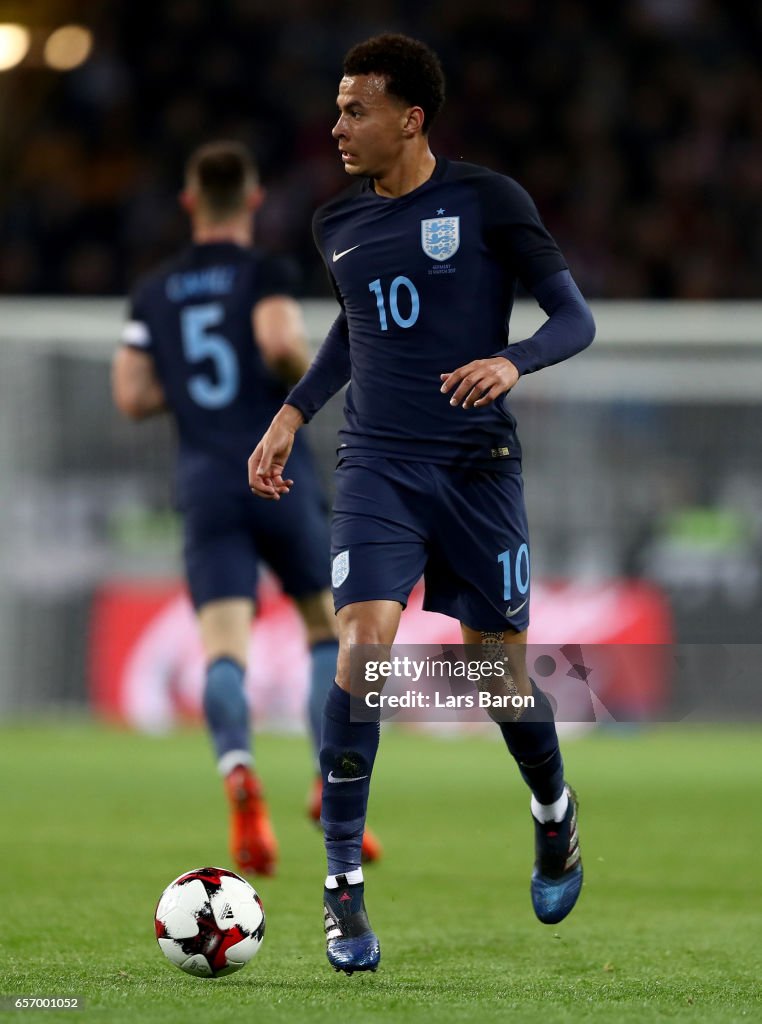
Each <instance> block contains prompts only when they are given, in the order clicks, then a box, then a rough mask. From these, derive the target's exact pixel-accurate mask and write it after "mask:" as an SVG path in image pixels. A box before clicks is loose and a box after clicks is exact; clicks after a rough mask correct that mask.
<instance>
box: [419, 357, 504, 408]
mask: <svg viewBox="0 0 762 1024" xmlns="http://www.w3.org/2000/svg"><path fill="white" fill-rule="evenodd" d="M439 376H440V380H441V381H442V388H441V390H442V394H443V395H447V394H449V393H450V392H451V391H452V397H451V398H450V405H460V404H461V403H462V404H463V408H464V409H470V408H471V407H472V406H479V407H480V408H481V406H483V405H489V404H490V402H494V401H495V399H496V398H499V397H500V396H501V395H504V394H505V393H506V391H510V390H511V388H512V387H513V385H514V384H515V383H516V381H517V380H518V379H519V377H520V374H519V371H518V370H517V369H516V367H515V366H514V365H513V363H512V362H511V361H510V360H509V359H505V358H504V357H503V356H491V357H490V358H489V359H474V360H472V362H470V363H466V364H465V366H459V367H458V369H457V370H453V371H452V373H442V374H440V375H439ZM453 389H455V390H453Z"/></svg>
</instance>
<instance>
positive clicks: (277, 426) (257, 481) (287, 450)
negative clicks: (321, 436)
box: [249, 405, 304, 501]
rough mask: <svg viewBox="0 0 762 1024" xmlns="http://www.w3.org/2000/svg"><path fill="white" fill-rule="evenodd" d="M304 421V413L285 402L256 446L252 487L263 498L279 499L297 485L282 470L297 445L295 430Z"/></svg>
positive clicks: (252, 467)
mask: <svg viewBox="0 0 762 1024" xmlns="http://www.w3.org/2000/svg"><path fill="white" fill-rule="evenodd" d="M302 423H304V420H303V418H302V414H301V413H300V412H299V411H298V410H297V409H294V408H293V407H292V406H288V405H284V406H283V408H282V409H281V410H280V412H278V414H277V415H276V416H275V418H274V419H273V421H272V423H271V424H270V426H269V427H268V428H267V431H266V433H265V435H264V437H263V438H262V440H261V441H260V442H259V444H258V445H257V447H256V448H255V449H254V451H253V452H252V453H251V456H250V457H249V487H250V488H251V490H252V491H253V492H254V494H256V495H257V496H258V497H260V498H268V499H270V500H271V501H280V498H281V495H282V494H288V492H289V491H290V490H291V488H292V487H293V485H294V481H293V480H286V479H284V477H283V472H284V470H285V468H286V462H287V461H288V457H289V455H290V454H291V449H292V448H293V446H294V437H295V435H296V431H297V430H298V429H299V427H300V426H301V425H302Z"/></svg>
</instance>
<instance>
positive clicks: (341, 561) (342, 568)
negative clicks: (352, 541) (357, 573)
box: [331, 551, 349, 589]
mask: <svg viewBox="0 0 762 1024" xmlns="http://www.w3.org/2000/svg"><path fill="white" fill-rule="evenodd" d="M347 576H349V552H348V551H340V552H339V553H338V555H336V557H335V558H334V560H333V564H332V566H331V583H332V584H333V587H334V589H338V588H339V587H340V586H341V584H342V583H343V582H344V580H345V579H346V578H347Z"/></svg>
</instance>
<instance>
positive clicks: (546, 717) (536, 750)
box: [499, 680, 564, 804]
mask: <svg viewBox="0 0 762 1024" xmlns="http://www.w3.org/2000/svg"><path fill="white" fill-rule="evenodd" d="M531 683H532V693H533V694H534V698H535V705H534V707H533V708H527V709H526V710H525V711H524V713H523V714H522V716H521V718H520V719H519V720H518V722H500V723H499V725H500V732H501V733H502V734H503V739H504V740H505V743H506V746H507V747H508V750H509V751H510V752H511V754H512V755H513V757H514V758H515V760H516V763H517V765H518V766H519V771H520V772H521V777H522V778H523V779H524V782H526V784H527V786H529V788H530V789H531V791H532V793H533V794H534V797H535V799H536V800H537V801H538V803H541V804H552V803H554V802H555V801H556V800H558V799H559V797H560V796H561V794H562V793H563V791H564V763H563V759H562V758H561V751H560V749H559V747H558V734H557V733H556V723H555V721H554V720H553V709H552V707H551V706H550V702H549V700H548V698H547V697H546V696H545V694H544V693H543V692H542V690H540V689H539V687H538V686H537V685H536V684H535V682H534V680H531Z"/></svg>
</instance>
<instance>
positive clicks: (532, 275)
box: [249, 34, 595, 973]
mask: <svg viewBox="0 0 762 1024" xmlns="http://www.w3.org/2000/svg"><path fill="white" fill-rule="evenodd" d="M443 99H444V78H443V74H442V69H441V66H440V63H439V60H438V58H437V56H436V55H435V54H434V53H433V52H432V51H431V50H430V49H429V48H428V47H427V46H425V45H424V44H422V43H420V42H418V41H416V40H413V39H410V38H408V37H406V36H401V35H390V34H387V35H382V36H378V37H375V38H372V39H370V40H367V41H365V42H363V43H360V44H358V45H357V46H355V47H354V48H353V49H351V50H350V51H349V53H348V54H347V56H346V58H345V61H344V76H343V78H342V79H341V81H340V83H339V92H338V100H337V103H338V109H339V116H338V121H337V122H336V124H335V126H334V128H333V138H334V139H335V140H336V142H337V145H338V150H339V154H340V157H341V160H342V162H343V164H344V168H345V170H346V172H347V174H349V175H350V177H352V178H355V179H357V181H356V182H355V183H354V184H353V185H352V186H350V187H349V188H348V189H347V190H346V191H345V192H344V193H342V194H340V195H339V196H338V197H337V198H336V199H334V200H332V201H330V202H328V203H327V204H326V205H325V206H323V207H322V208H321V209H319V210H318V211H317V213H316V215H315V219H314V234H315V239H316V242H317V246H318V248H319V250H320V252H321V253H322V256H323V259H324V261H325V264H326V266H327V268H328V272H329V275H330V278H331V281H332V283H333V288H334V291H335V294H336V297H337V298H338V300H339V303H340V305H341V312H340V314H339V316H338V318H337V320H336V322H335V323H334V325H333V326H332V328H331V330H330V331H329V333H328V336H327V338H326V340H325V342H324V343H323V346H322V348H321V350H320V351H319V353H318V355H317V356H316V358H315V360H314V362H313V364H312V366H311V368H310V370H309V371H308V373H307V374H306V375H305V377H304V378H303V379H302V380H301V381H300V383H299V384H298V385H297V386H296V387H295V388H294V389H293V390H292V392H291V393H290V395H289V396H288V398H287V400H286V402H285V404H284V405H283V408H282V409H281V410H280V411H279V412H278V413H277V415H276V416H275V418H274V420H273V422H272V424H271V425H270V428H269V429H268V431H267V433H266V434H265V435H264V437H263V438H262V440H261V441H260V442H259V444H258V445H257V447H256V449H255V450H254V452H253V454H252V456H251V459H250V460H249V482H250V484H251V486H252V489H253V490H254V491H255V493H257V494H259V495H260V496H262V497H264V498H270V499H275V500H280V499H281V498H283V497H284V496H285V495H287V494H289V492H290V491H291V489H292V487H293V488H294V494H296V493H297V490H298V489H302V488H304V487H309V486H310V480H309V478H308V477H306V478H304V479H302V477H301V473H300V469H299V466H298V463H297V464H296V465H293V464H292V461H291V460H292V459H293V451H294V450H295V444H296V434H297V431H298V429H299V428H300V427H301V426H302V424H303V423H306V422H307V421H308V420H309V419H310V418H311V417H312V416H313V415H314V414H315V413H316V412H317V410H318V409H320V407H321V406H322V405H323V404H324V403H325V401H326V400H327V399H328V398H329V397H330V396H331V395H332V394H334V393H335V392H336V391H337V390H338V389H339V388H340V387H341V386H342V385H343V384H344V383H345V382H346V381H347V380H349V381H351V384H350V388H349V390H348V391H347V397H346V404H345V421H346V422H345V425H344V427H343V429H342V431H341V433H340V442H341V443H340V448H339V456H340V459H339V464H338V467H337V471H336V498H335V503H334V516H333V526H332V556H333V563H332V564H333V574H332V576H333V578H332V583H333V594H334V605H335V607H336V610H337V621H338V625H339V645H340V646H339V659H338V666H337V676H336V683H335V685H334V686H333V687H332V689H331V692H330V694H329V696H328V700H327V701H326V705H325V709H324V717H323V744H322V749H321V754H320V762H321V768H322V772H323V805H322V821H323V829H324V837H325V845H326V852H327V857H328V875H327V878H326V881H325V890H324V904H325V915H324V918H325V927H326V939H327V954H328V960H329V962H330V963H331V965H332V966H334V967H335V968H336V969H337V970H345V971H346V972H347V973H351V972H352V971H362V970H375V969H376V966H377V965H378V962H379V959H380V949H379V943H378V939H377V937H376V935H375V933H374V932H373V930H372V928H371V926H370V924H369V922H368V917H367V914H366V911H365V903H364V882H363V872H362V867H361V861H360V841H361V838H362V829H363V823H364V821H365V813H366V807H367V800H368V792H369V785H370V777H371V773H372V770H373V762H374V759H375V755H376V750H377V747H378V739H379V726H378V722H373V721H362V720H360V719H361V718H362V717H363V716H359V715H352V714H351V713H350V671H349V666H350V661H349V655H350V647H351V646H352V645H356V644H382V645H385V646H388V645H390V644H391V643H392V642H393V640H394V637H395V634H396V630H397V626H398V623H399V619H400V614H401V610H402V608H403V607H404V605H405V603H406V601H407V598H408V595H409V594H410V591H411V589H412V587H413V585H414V584H415V582H416V580H417V579H418V578H419V576H420V575H421V574H423V575H424V578H425V584H426V597H425V604H424V607H425V608H427V609H429V610H432V611H437V612H443V613H445V614H449V615H452V616H455V617H456V618H458V619H459V620H460V623H461V627H462V634H463V639H464V642H465V643H467V644H491V643H497V644H499V645H504V646H503V650H504V652H505V657H506V658H507V660H508V662H509V665H510V668H511V674H512V677H513V685H514V686H515V689H516V691H517V692H518V693H519V694H521V695H522V696H523V697H528V696H530V695H533V696H534V698H535V707H534V708H533V709H532V708H529V707H527V708H526V710H525V711H524V712H523V713H522V715H521V717H520V719H519V720H518V721H505V722H500V723H499V724H500V729H501V731H502V734H503V737H504V739H505V742H506V744H507V747H508V750H509V751H510V753H511V754H512V755H513V757H514V758H515V760H516V762H517V765H518V769H519V771H520V773H521V775H522V777H523V778H524V781H525V782H526V783H527V785H528V786H529V789H530V790H531V794H532V796H531V813H532V819H533V822H534V831H535V845H536V855H535V867H534V871H533V874H532V880H531V896H532V903H533V906H534V910H535V913H536V915H537V917H538V918H539V919H540V920H541V921H543V922H546V923H555V922H558V921H560V920H562V919H563V918H564V917H565V916H566V915H567V914H568V913H569V912H570V911H571V909H572V907H573V906H574V904H575V902H576V900H577V897H578V895H579V892H580V888H581V885H582V865H581V862H580V858H579V846H578V841H577V802H576V798H575V795H574V793H573V792H572V790H571V789H570V788H569V786H568V785H567V784H566V782H565V780H564V772H563V762H562V759H561V754H560V751H559V745H558V738H557V735H556V728H555V723H554V721H553V713H552V709H551V707H550V704H549V702H548V699H547V697H546V696H545V695H544V694H543V693H542V692H541V691H540V690H539V689H538V688H537V687H536V686H535V684H534V682H533V681H531V680H530V679H529V677H528V674H527V670H526V664H525V643H526V630H527V625H528V622H529V541H528V533H527V522H526V515H525V510H524V501H523V489H522V478H521V449H520V446H519V441H518V438H517V436H516V423H515V420H514V417H513V415H512V413H511V411H510V407H509V404H508V402H507V401H506V396H507V395H508V394H509V392H510V391H511V389H512V388H513V387H514V386H515V385H516V384H517V382H518V381H519V379H520V378H521V377H522V376H524V375H525V374H528V373H532V372H535V371H537V370H540V369H542V368H543V367H545V366H549V365H551V364H553V363H558V362H560V361H561V360H564V359H567V358H568V357H569V356H572V355H574V354H575V353H576V352H579V351H580V350H581V349H584V348H585V347H586V346H587V345H589V344H590V342H591V341H592V339H593V335H594V332H595V327H594V323H593V320H592V316H591V314H590V312H589V310H588V307H587V305H586V303H585V301H584V299H583V298H582V296H581V295H580V292H579V290H578V288H577V287H576V285H575V283H574V281H573V280H572V277H571V275H570V273H569V270H568V268H567V266H566V263H565V262H564V258H563V256H562V255H561V253H560V252H559V250H558V247H557V245H556V243H555V242H554V240H553V239H552V238H551V236H550V235H549V233H548V232H547V230H546V229H545V227H544V226H543V224H542V221H541V220H540V217H539V215H538V213H537V210H536V208H535V206H534V203H533V202H532V200H531V199H530V197H529V196H528V195H527V193H526V192H525V191H524V189H523V188H521V186H520V185H518V184H517V183H516V182H515V181H513V180H512V179H511V178H509V177H505V176H503V175H502V174H497V173H494V172H492V171H490V170H487V169H485V168H483V167H478V166H475V165H472V164H468V163H461V162H452V161H450V160H448V159H445V158H444V157H442V156H435V155H434V154H433V153H432V151H431V149H430V148H429V142H428V136H429V129H430V128H431V125H432V123H433V121H434V118H435V117H436V115H437V112H438V111H439V109H440V107H441V105H442V102H443ZM518 282H521V284H522V285H523V287H524V288H525V289H526V290H527V291H528V292H530V293H531V294H532V295H533V296H534V297H535V298H536V300H537V302H538V303H539V305H540V306H541V307H542V309H543V310H544V311H545V313H546V314H547V317H548V319H547V320H546V321H545V323H544V324H543V325H542V326H541V327H540V329H539V330H538V331H537V332H536V333H535V334H534V335H533V336H532V337H531V338H528V339H526V340H524V341H521V342H518V343H516V344H511V345H509V344H508V332H507V326H508V320H509V317H510V313H511V307H512V303H513V297H514V293H515V290H516V286H517V283H518ZM287 460H288V463H289V464H288V476H287V477H286V476H285V475H284V474H286V472H287V471H286V468H285V467H286V461H287ZM291 497H292V496H289V497H288V499H287V500H286V501H283V502H282V507H283V508H284V510H285V508H286V506H287V505H288V501H290V500H291Z"/></svg>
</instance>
